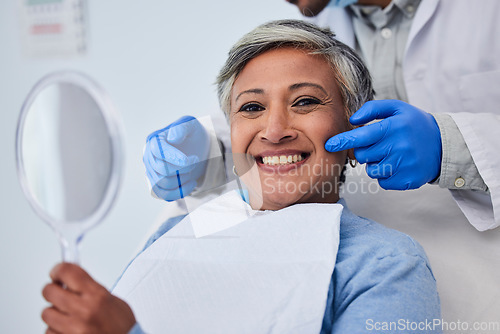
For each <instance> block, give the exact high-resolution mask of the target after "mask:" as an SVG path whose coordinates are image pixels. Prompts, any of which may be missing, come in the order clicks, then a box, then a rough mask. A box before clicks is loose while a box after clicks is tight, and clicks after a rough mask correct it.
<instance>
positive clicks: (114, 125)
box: [16, 70, 124, 233]
mask: <svg viewBox="0 0 500 334" xmlns="http://www.w3.org/2000/svg"><path fill="white" fill-rule="evenodd" d="M57 83H69V84H73V85H76V86H79V87H81V88H82V89H84V90H85V91H86V92H87V93H88V94H89V95H90V97H92V98H93V99H94V101H95V103H96V104H97V106H98V107H99V109H100V110H101V114H102V116H103V118H104V122H105V123H106V128H107V130H108V134H109V140H110V143H111V151H112V152H111V173H110V179H109V183H108V186H107V188H106V192H105V194H104V197H103V200H102V201H101V203H100V204H99V206H98V207H97V209H96V210H94V212H92V214H90V215H89V216H87V217H86V218H84V219H79V220H73V221H66V220H64V219H57V218H56V217H52V216H51V215H49V214H48V213H47V212H46V211H45V209H44V208H43V207H42V206H41V205H40V204H39V203H38V201H37V200H36V199H35V197H34V196H33V194H32V192H31V190H30V187H29V184H28V181H27V177H26V173H25V165H24V161H23V157H22V147H23V135H24V124H25V121H26V117H27V115H28V113H29V110H30V108H31V106H32V104H33V102H34V101H35V99H36V98H37V97H38V95H39V93H40V92H42V91H43V90H44V89H45V88H47V87H49V86H50V85H53V84H57ZM122 134H123V125H122V123H121V119H120V118H119V115H118V113H117V112H116V110H115V109H114V107H113V105H112V103H111V101H110V100H109V98H108V96H107V94H106V93H105V91H104V90H103V89H102V88H101V87H100V86H99V85H98V84H97V83H96V82H95V81H93V80H92V79H91V78H89V77H88V76H87V75H85V74H83V73H81V72H77V71H70V70H67V71H59V72H52V73H49V74H47V75H45V76H44V77H42V78H41V79H40V80H39V81H38V82H37V83H36V84H35V85H34V86H33V88H32V89H31V91H30V92H29V94H28V96H27V98H26V100H25V101H24V103H23V105H22V107H21V113H20V115H19V119H18V123H17V128H16V169H17V175H18V178H19V182H20V184H21V188H22V189H23V192H24V195H25V196H26V198H27V200H28V202H29V204H30V205H31V207H32V208H33V210H34V211H35V212H36V213H37V214H38V215H39V216H40V217H41V218H42V219H43V220H44V221H45V222H47V223H48V224H49V225H50V226H51V227H52V228H53V229H56V227H57V226H61V227H62V226H64V225H67V224H68V223H78V225H80V228H81V231H82V233H85V232H86V231H87V230H88V229H90V228H91V227H93V226H94V225H96V224H97V223H99V222H100V221H101V220H102V219H104V217H105V216H106V215H107V214H108V213H109V211H110V210H111V208H112V206H113V204H114V202H115V200H116V198H117V196H118V192H119V189H120V186H121V181H122V174H123V162H124V158H123V148H122V138H123V135H122Z"/></svg>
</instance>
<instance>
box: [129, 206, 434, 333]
mask: <svg viewBox="0 0 500 334" xmlns="http://www.w3.org/2000/svg"><path fill="white" fill-rule="evenodd" d="M339 203H340V204H342V205H343V206H344V210H343V212H342V217H341V224H340V246H339V250H338V254H337V260H336V264H335V269H334V272H333V275H332V280H331V282H330V287H329V290H328V296H327V302H326V310H325V315H324V318H323V325H322V329H321V333H335V334H346V333H348V334H357V333H372V334H375V333H384V334H386V333H442V331H441V328H437V327H436V328H433V327H432V326H431V325H432V323H433V320H434V319H441V309H440V303H439V296H438V293H437V289H436V281H435V278H434V275H433V274H432V270H431V267H430V265H429V260H428V259H427V256H426V255H425V252H424V250H423V249H422V247H421V246H420V245H419V244H418V243H417V242H416V241H415V240H413V239H412V238H411V237H409V236H407V235H405V234H403V233H401V232H398V231H395V230H392V229H388V228H386V227H384V226H382V225H380V224H378V223H376V222H374V221H372V220H369V219H365V218H361V217H358V216H356V215H354V214H353V213H352V212H350V211H349V209H348V208H347V206H346V203H345V201H343V200H340V201H339ZM182 218H184V217H183V216H179V217H174V218H171V219H169V220H167V221H166V222H165V223H164V224H163V225H162V226H161V227H160V228H159V229H158V231H157V232H155V233H154V234H153V235H152V236H151V238H150V239H149V240H148V241H147V243H146V245H145V247H144V249H146V248H147V247H149V246H150V245H151V244H153V242H155V241H156V240H157V239H158V238H160V237H161V236H162V235H163V234H164V233H166V232H167V231H168V230H170V229H171V228H172V227H174V226H175V225H176V224H177V223H178V222H180V221H181V220H182ZM143 251H144V250H143ZM418 327H419V328H418ZM385 328H388V329H387V330H384V329H385ZM406 328H408V331H406V330H405V329H406ZM413 328H417V329H416V330H413ZM410 329H411V330H410ZM142 333H144V332H143V331H142V329H141V328H140V326H139V324H136V325H135V326H134V328H133V329H132V330H131V331H130V332H129V334H142Z"/></svg>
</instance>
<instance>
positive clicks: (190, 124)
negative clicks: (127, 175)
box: [142, 116, 210, 201]
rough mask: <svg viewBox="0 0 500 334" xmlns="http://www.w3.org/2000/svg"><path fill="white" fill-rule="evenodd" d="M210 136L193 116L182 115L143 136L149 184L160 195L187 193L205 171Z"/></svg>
mask: <svg viewBox="0 0 500 334" xmlns="http://www.w3.org/2000/svg"><path fill="white" fill-rule="evenodd" d="M209 148H210V138H209V136H208V134H207V132H206V130H205V129H204V128H203V126H202V125H201V124H200V122H198V120H197V119H196V118H194V117H192V116H184V117H181V118H180V119H178V120H177V121H175V122H174V123H172V124H170V125H168V126H167V127H166V128H163V129H161V130H158V131H155V132H153V133H152V134H150V135H149V136H148V138H147V139H146V147H145V149H144V155H143V159H142V160H143V162H144V166H145V167H146V175H147V177H148V179H149V182H150V183H151V187H152V189H153V191H154V193H155V194H156V196H158V197H159V198H161V199H164V200H165V201H175V200H177V199H179V198H182V197H185V196H187V195H189V194H190V193H191V192H192V191H193V189H194V188H195V187H196V186H197V183H196V180H197V179H198V178H199V177H200V176H201V175H203V174H204V173H205V169H206V159H207V157H208V153H209Z"/></svg>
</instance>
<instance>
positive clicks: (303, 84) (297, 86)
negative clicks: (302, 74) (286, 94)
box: [288, 82, 328, 95]
mask: <svg viewBox="0 0 500 334" xmlns="http://www.w3.org/2000/svg"><path fill="white" fill-rule="evenodd" d="M303 87H314V88H318V89H320V90H321V91H322V92H323V93H325V95H328V93H327V92H326V90H325V89H324V88H323V87H322V86H321V85H318V84H315V83H312V82H299V83H296V84H293V85H291V86H290V87H288V90H290V91H294V90H297V89H300V88H303Z"/></svg>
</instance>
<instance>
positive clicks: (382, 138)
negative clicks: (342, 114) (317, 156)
mask: <svg viewBox="0 0 500 334" xmlns="http://www.w3.org/2000/svg"><path fill="white" fill-rule="evenodd" d="M375 119H382V120H381V121H379V122H376V123H373V124H369V125H366V126H363V127H359V128H356V129H354V130H351V131H347V132H344V133H340V134H338V135H336V136H334V137H332V138H330V139H328V140H327V142H326V144H325V149H326V150H327V151H330V152H337V151H343V150H347V149H351V148H354V155H355V157H356V160H358V162H360V163H366V172H367V174H368V176H370V177H371V178H374V179H378V183H379V184H380V186H381V187H382V188H384V189H393V190H407V189H417V188H419V187H421V186H422V185H424V184H425V183H427V182H431V181H433V180H435V179H436V178H437V177H438V176H439V174H440V170H441V154H442V148H441V132H440V130H439V127H438V125H437V123H436V120H435V119H434V117H433V116H432V115H431V114H428V113H426V112H423V111H422V110H420V109H417V108H415V107H413V106H411V105H409V104H407V103H404V102H402V101H398V100H382V101H370V102H367V103H365V104H364V105H363V106H362V107H361V108H360V109H359V110H358V111H357V112H356V113H354V115H352V116H351V118H350V119H349V121H350V122H351V123H352V124H353V125H362V124H365V123H367V122H370V121H372V120H375Z"/></svg>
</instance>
